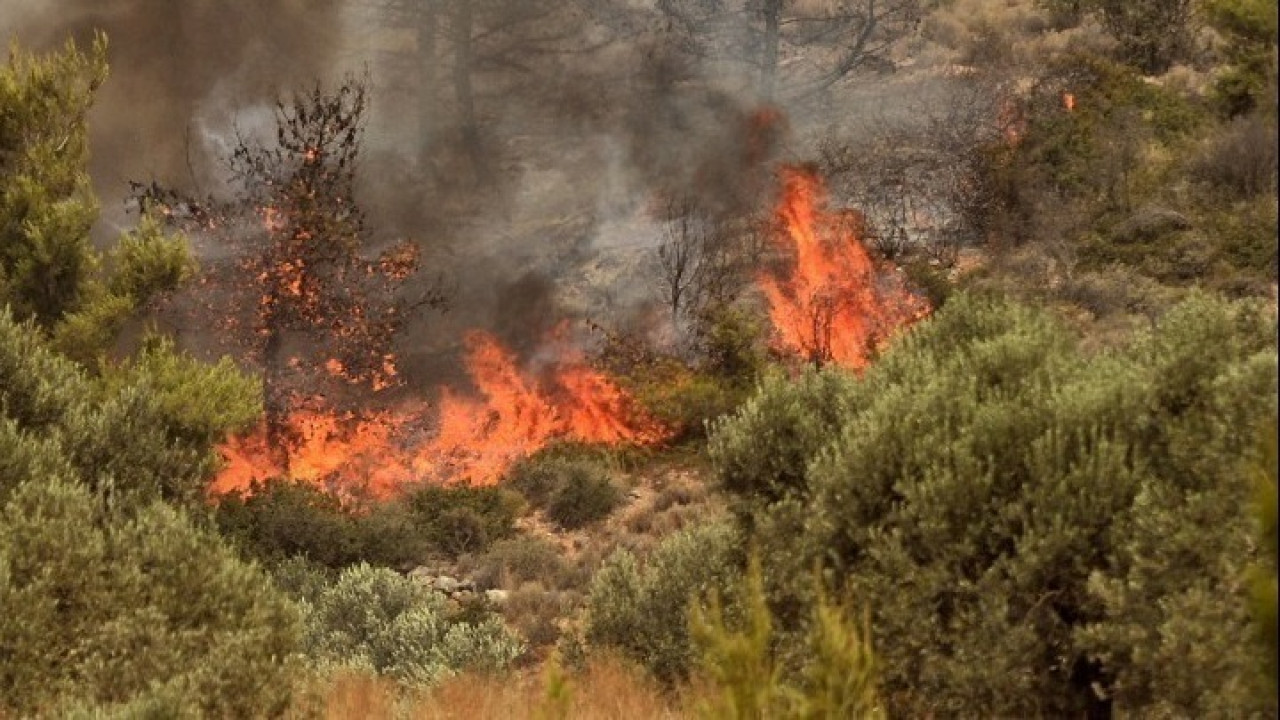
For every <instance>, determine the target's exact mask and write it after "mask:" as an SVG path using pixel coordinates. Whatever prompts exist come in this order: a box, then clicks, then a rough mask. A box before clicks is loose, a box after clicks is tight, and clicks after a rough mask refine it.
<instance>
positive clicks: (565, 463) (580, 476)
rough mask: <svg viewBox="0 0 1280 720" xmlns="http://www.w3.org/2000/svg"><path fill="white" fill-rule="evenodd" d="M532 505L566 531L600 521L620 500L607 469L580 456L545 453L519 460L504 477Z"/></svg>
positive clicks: (620, 497)
mask: <svg viewBox="0 0 1280 720" xmlns="http://www.w3.org/2000/svg"><path fill="white" fill-rule="evenodd" d="M507 481H508V482H509V483H510V485H511V487H512V488H514V489H515V490H517V491H519V492H520V493H521V494H522V495H524V496H525V498H527V499H528V500H529V503H530V504H531V505H533V506H534V507H537V508H541V509H542V510H543V511H545V512H546V514H547V517H548V518H549V519H551V520H552V521H554V522H556V523H557V524H559V525H560V526H561V527H563V528H565V529H567V530H574V529H577V528H580V527H583V526H585V525H589V524H591V523H593V522H596V521H598V520H601V519H603V518H605V517H607V516H608V515H609V513H611V512H613V510H614V508H616V507H617V506H618V504H619V503H621V502H622V498H623V495H622V491H621V490H620V489H619V488H618V487H617V486H615V485H614V484H613V483H612V482H611V481H610V480H609V476H608V472H607V470H606V469H605V468H604V467H603V466H602V465H601V464H600V463H599V462H596V461H593V460H590V459H588V458H586V457H582V456H573V455H568V456H565V455H561V454H557V453H554V452H553V453H544V454H539V455H535V456H533V457H531V458H527V459H526V460H524V461H522V462H521V463H519V464H518V465H516V467H515V468H513V469H512V471H511V473H510V475H509V476H508V478H507Z"/></svg>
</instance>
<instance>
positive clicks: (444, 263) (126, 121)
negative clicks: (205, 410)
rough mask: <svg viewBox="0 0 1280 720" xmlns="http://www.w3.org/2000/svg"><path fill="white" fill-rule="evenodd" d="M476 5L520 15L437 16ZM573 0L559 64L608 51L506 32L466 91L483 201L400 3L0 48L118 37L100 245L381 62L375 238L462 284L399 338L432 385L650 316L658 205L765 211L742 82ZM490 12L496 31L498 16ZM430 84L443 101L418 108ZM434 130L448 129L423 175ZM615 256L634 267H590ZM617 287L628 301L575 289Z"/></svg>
mask: <svg viewBox="0 0 1280 720" xmlns="http://www.w3.org/2000/svg"><path fill="white" fill-rule="evenodd" d="M465 1H471V2H475V3H476V7H477V8H481V7H483V8H488V9H489V10H488V11H487V12H493V13H498V12H499V10H501V9H502V8H507V9H508V10H511V9H515V10H519V9H520V8H523V7H524V3H525V2H526V0H483V2H482V0H449V2H443V1H442V2H440V3H439V5H438V7H442V8H453V7H455V5H454V3H455V2H465ZM544 4H556V3H548V2H545V0H544ZM559 4H560V5H563V6H564V7H566V8H567V7H571V6H573V5H574V4H575V3H574V2H570V1H569V0H565V2H560V3H559ZM576 4H577V5H578V6H581V7H584V8H589V10H590V12H589V13H587V14H586V15H583V14H576V15H572V16H566V18H569V19H572V20H573V21H574V22H584V23H591V24H593V25H592V26H591V27H587V26H586V25H585V24H584V25H583V26H582V27H583V29H582V33H581V34H582V37H581V38H576V39H568V40H565V41H564V43H563V46H564V47H577V46H595V45H597V43H596V41H595V38H597V37H606V36H609V37H614V38H615V41H614V42H611V43H600V45H601V48H602V49H600V50H591V51H581V52H578V51H574V52H552V51H551V50H553V49H554V48H548V47H544V46H542V45H539V44H538V43H536V42H532V41H528V40H524V39H521V37H519V36H516V35H513V36H511V37H503V36H501V35H500V36H499V37H498V40H497V41H491V42H490V44H489V45H486V46H482V47H481V48H480V49H481V50H484V51H485V52H488V53H489V54H488V55H486V56H485V57H487V58H488V61H486V62H477V64H476V67H475V68H474V69H475V74H474V77H473V78H472V79H473V81H474V90H475V103H476V106H477V111H478V115H479V118H480V121H481V128H480V132H481V139H482V140H483V144H484V148H485V152H486V153H487V154H488V155H487V157H488V159H489V160H490V161H491V162H492V163H493V168H492V174H491V177H490V178H489V181H490V182H489V184H488V185H487V186H486V187H477V184H476V183H475V182H474V181H473V176H474V173H473V172H472V169H471V168H470V166H469V163H470V161H471V158H470V156H469V155H468V153H467V152H465V151H464V150H463V149H462V143H461V142H460V138H461V136H462V135H461V133H460V132H459V130H458V125H457V122H458V116H459V111H458V106H457V103H456V97H455V89H454V87H453V86H452V84H451V77H452V75H451V62H452V57H453V56H452V46H451V40H450V35H449V26H448V24H447V22H448V17H449V16H448V14H447V13H446V14H445V15H443V16H442V20H441V22H442V23H443V24H442V25H441V28H440V36H439V41H438V43H437V44H436V49H435V57H434V58H433V62H430V63H426V64H425V65H424V63H423V62H422V60H421V58H415V57H414V56H413V48H414V42H413V41H412V34H411V33H408V35H407V36H406V33H407V32H408V30H407V28H406V27H405V26H404V23H401V24H400V25H399V26H393V27H390V28H388V27H387V23H386V17H385V16H384V15H380V14H379V12H378V8H381V7H385V6H387V5H394V3H393V2H390V0H377V1H375V0H0V38H3V39H4V40H6V41H9V40H12V39H15V38H16V39H17V40H18V41H19V42H20V43H21V44H22V45H23V46H24V47H27V48H34V49H38V50H49V49H53V48H56V47H58V46H60V45H62V44H63V43H64V42H65V41H66V39H67V38H68V37H72V38H75V39H76V40H77V41H78V42H80V43H82V44H87V43H88V42H89V40H90V39H91V37H92V34H93V32H94V31H95V30H102V31H104V32H106V33H107V35H108V36H109V39H110V58H109V59H110V63H111V70H112V72H111V77H110V79H109V80H108V82H107V83H106V85H104V87H103V88H102V90H101V91H100V95H99V97H98V101H97V106H96V108H95V110H94V112H93V115H92V116H91V135H92V136H91V141H92V146H91V147H92V149H93V161H92V166H91V172H92V175H93V178H94V181H95V184H96V187H97V190H98V192H99V194H100V196H101V197H102V199H103V210H104V218H105V219H104V222H103V223H101V226H100V228H99V239H101V240H107V239H109V238H111V237H113V236H114V235H115V232H116V231H117V230H118V229H119V228H120V227H123V226H127V225H128V224H129V223H130V222H131V219H130V218H128V217H126V216H125V213H124V204H123V202H121V201H122V199H123V196H124V195H125V193H126V192H127V183H128V181H131V180H138V181H149V180H151V179H155V180H157V181H159V182H160V183H161V184H163V185H168V186H177V187H179V188H180V189H183V190H186V191H194V192H196V193H197V194H203V193H206V192H216V191H217V190H218V189H219V187H218V180H219V177H220V170H221V164H222V161H223V158H224V157H225V155H226V151H227V150H228V146H229V145H230V143H232V142H233V138H232V137H231V129H232V127H233V124H234V125H239V126H240V127H242V128H245V129H246V130H247V131H250V132H254V131H262V130H264V129H269V127H270V123H271V109H272V106H273V104H274V102H275V100H276V99H278V98H279V97H281V96H287V95H288V94H290V93H291V92H293V91H296V90H300V89H306V88H309V87H311V86H312V85H313V84H314V83H316V82H317V81H319V82H321V83H322V84H324V85H326V86H328V87H333V86H335V85H336V84H337V83H338V82H340V81H341V80H342V79H343V76H344V75H346V74H348V73H350V72H352V71H354V72H356V73H360V72H361V71H362V70H364V69H365V67H366V63H367V68H368V70H369V71H370V73H371V76H372V82H373V85H374V87H373V96H372V103H371V108H370V117H369V133H368V135H367V136H366V142H365V152H364V154H363V156H362V181H361V184H360V188H359V193H358V199H359V200H360V202H362V204H364V206H365V207H366V209H367V210H368V211H369V215H370V219H371V221H372V222H371V225H372V227H373V229H374V230H375V231H378V232H379V233H380V235H381V237H383V238H385V237H388V236H395V237H411V238H413V239H415V240H417V241H418V242H420V243H421V244H422V245H423V246H424V247H425V248H427V249H428V252H429V261H430V263H431V267H430V268H429V270H431V271H432V273H428V274H431V275H433V274H434V272H437V271H438V272H440V273H442V274H444V275H445V276H447V277H448V278H450V280H451V281H452V283H453V284H454V286H455V295H454V298H455V302H454V305H453V309H452V310H451V311H450V312H449V313H448V314H447V315H446V316H444V317H441V316H438V315H435V314H430V316H429V317H428V316H425V315H424V317H422V318H418V319H416V320H415V322H414V323H412V326H411V329H410V332H409V333H407V335H408V336H409V340H408V341H407V344H408V347H406V348H404V350H405V353H406V355H407V356H410V357H407V358H406V365H408V366H409V367H408V368H407V369H408V370H409V371H410V372H409V373H408V374H410V375H412V376H413V379H414V380H420V381H421V382H422V383H423V384H424V385H428V384H431V383H433V382H435V381H436V380H437V379H438V377H439V376H440V374H441V373H443V372H446V371H447V365H448V363H449V359H451V358H453V357H455V356H456V353H457V350H458V342H459V338H461V337H462V335H463V331H465V329H467V328H471V327H484V328H487V329H491V330H494V331H496V332H497V333H498V334H499V335H500V336H501V337H502V339H503V340H504V341H505V342H507V343H509V344H510V345H512V346H513V347H515V348H516V349H517V351H519V352H521V354H527V353H531V352H534V351H535V349H536V347H537V345H538V343H539V342H540V341H541V339H542V337H543V336H545V335H546V333H547V331H548V329H549V326H550V324H552V323H553V322H554V320H556V319H557V318H560V317H564V316H565V315H569V314H576V315H577V316H579V317H591V318H593V319H605V318H601V317H600V315H599V313H601V312H603V310H601V308H602V307H604V305H605V303H602V302H598V301H597V300H595V299H593V298H595V297H597V296H598V297H608V298H614V299H615V300H616V302H614V303H612V304H609V306H608V307H607V308H606V310H607V311H608V312H610V313H612V314H613V315H615V316H617V317H621V316H622V315H624V314H626V313H628V312H630V311H632V310H634V309H636V307H638V306H639V304H640V303H641V302H642V301H643V297H644V296H645V294H646V293H648V292H649V286H650V284H651V283H650V280H649V279H648V278H646V277H645V276H644V275H643V268H641V267H640V265H639V264H638V261H637V258H640V257H641V256H642V255H643V252H645V251H646V250H647V249H649V248H651V247H652V245H653V243H655V242H656V241H657V239H658V238H659V237H660V236H661V227H660V225H659V220H658V219H656V218H655V217H653V216H651V214H652V211H653V210H654V209H655V208H656V207H657V206H659V205H660V203H658V202H655V200H656V199H657V198H659V197H662V196H666V195H693V196H697V197H698V198H699V199H700V201H701V202H703V203H705V207H706V209H708V210H710V211H712V212H716V213H721V214H730V213H739V212H750V211H752V210H755V209H758V206H759V202H760V199H761V197H760V196H761V189H762V184H764V183H767V180H768V178H769V176H770V170H769V168H770V167H771V163H772V161H774V160H775V159H776V154H777V153H776V151H777V148H778V143H777V140H778V137H777V134H776V132H775V131H776V130H777V128H778V127H780V125H767V124H765V125H762V124H761V123H760V118H759V116H758V115H757V110H758V107H757V106H756V103H755V100H754V99H753V98H752V97H751V96H750V94H744V93H741V92H739V91H740V89H741V87H742V83H741V82H740V80H741V78H732V77H728V76H725V75H724V74H723V73H722V72H720V70H717V69H714V68H709V67H706V66H704V65H703V64H702V63H701V61H700V60H698V59H697V58H692V57H690V56H688V54H686V53H683V52H682V51H681V50H680V49H679V48H678V47H675V46H673V44H672V43H670V42H669V41H668V40H666V39H664V37H663V35H662V32H663V31H662V30H661V27H660V25H661V24H660V23H658V24H655V23H654V22H653V9H652V5H651V4H650V3H647V2H641V1H639V0H637V1H635V2H633V1H631V0H608V1H607V2H606V1H603V0H602V1H601V2H587V1H586V0H581V2H577V3H576ZM504 12H505V11H504ZM483 17H488V18H489V20H488V21H487V22H489V23H490V24H491V25H493V26H495V27H498V26H502V24H503V23H502V22H501V18H502V17H503V16H502V15H501V14H498V15H493V16H483ZM584 17H586V18H588V19H587V20H583V18H584ZM549 27H551V28H552V29H555V30H557V31H559V30H562V29H563V28H566V27H575V26H574V25H572V24H568V20H566V21H565V22H560V21H559V20H556V21H554V22H551V23H550V25H549ZM515 28H516V30H515V31H512V32H517V31H519V32H526V33H527V34H528V35H529V36H530V37H544V36H546V35H547V33H546V32H543V30H544V29H545V28H542V27H541V26H539V27H530V28H525V27H524V26H522V25H518V24H517V25H516V26H515ZM485 36H486V37H490V38H492V37H493V34H492V33H488V32H486V33H485ZM406 37H408V38H409V39H408V40H407V41H406ZM495 42H496V46H495V44H494V43H495ZM495 48H496V49H495ZM424 66H425V67H431V68H433V69H432V70H431V72H430V73H429V74H428V75H424V74H423V72H422V68H423V67H424ZM428 76H429V77H431V78H433V80H432V83H430V84H427V83H424V81H423V78H424V77H428ZM428 85H429V87H430V90H429V93H426V94H429V97H425V98H422V97H416V96H415V93H424V88H427V87H428ZM424 108H425V110H424ZM419 112H426V113H428V114H429V115H433V116H434V117H430V116H424V117H419V116H418V115H417V113H419ZM424 119H425V120H426V122H423V120H424ZM423 127H430V128H432V132H433V133H434V134H433V135H432V136H431V137H430V138H428V139H430V140H431V143H429V153H428V156H427V159H426V160H425V161H424V160H423V159H422V156H421V155H420V154H419V148H420V147H421V146H422V145H423V143H422V140H423V138H424V137H425V135H424V134H423V132H422V128H423ZM609 253H614V255H615V256H616V257H618V258H620V259H618V260H617V261H612V260H611V261H609V262H599V261H598V256H600V255H602V254H609ZM584 268H585V269H584ZM607 283H615V284H616V287H611V288H607V289H602V290H600V291H599V292H597V293H596V294H595V295H592V294H591V293H590V292H581V291H579V288H580V287H583V286H591V285H593V284H594V285H605V284H607ZM567 289H569V290H572V291H573V292H571V293H568V294H576V295H575V298H571V299H570V300H568V301H567V300H566V297H565V296H566V294H567V293H566V290H567ZM593 303H594V304H593ZM570 305H572V306H573V307H569V306H570ZM195 332H196V333H197V334H198V332H199V331H198V330H196V331H195ZM413 358H418V359H419V360H420V362H417V363H415V362H411V360H412V359H413ZM415 370H416V371H415Z"/></svg>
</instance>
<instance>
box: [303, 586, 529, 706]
mask: <svg viewBox="0 0 1280 720" xmlns="http://www.w3.org/2000/svg"><path fill="white" fill-rule="evenodd" d="M304 607H306V626H307V631H306V641H305V648H306V652H307V655H308V657H309V658H310V659H311V660H312V661H313V662H315V663H317V664H318V665H320V666H356V667H362V668H365V669H369V670H373V671H376V672H379V673H383V674H386V675H390V676H393V677H396V678H399V679H401V680H404V681H407V682H411V683H418V684H430V683H433V682H435V681H437V680H439V679H441V678H443V677H447V676H448V675H451V674H453V673H456V672H460V671H463V670H477V671H482V672H496V671H499V670H503V669H505V668H506V667H508V666H509V665H510V664H511V663H512V662H513V661H514V660H515V659H516V658H518V657H519V656H520V655H521V654H522V653H523V652H524V645H523V643H521V641H520V640H519V638H517V637H516V636H515V635H513V634H512V633H511V632H510V631H509V630H508V629H507V628H506V626H505V625H504V624H503V623H502V621H501V620H500V619H498V618H497V617H496V616H490V617H489V618H487V619H484V620H482V621H480V622H476V623H471V622H460V621H456V620H454V619H453V618H451V617H450V613H449V612H448V610H447V607H446V601H445V600H444V598H443V597H442V596H441V595H439V594H438V593H435V592H434V591H432V590H431V589H430V588H428V587H426V586H425V585H423V584H422V583H419V582H417V581H415V580H412V579H410V578H406V577H404V576H401V575H398V574H396V573H395V572H393V571H391V570H388V569H386V568H375V567H372V566H370V565H368V564H364V563H361V564H359V565H354V566H352V567H349V568H347V569H346V570H344V571H343V572H342V574H341V575H340V576H339V577H338V579H337V581H336V582H335V583H334V584H333V585H330V586H327V587H325V588H324V589H323V590H321V591H320V592H319V593H318V594H317V596H316V597H315V598H314V600H312V601H311V602H309V603H305V604H304Z"/></svg>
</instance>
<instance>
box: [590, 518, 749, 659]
mask: <svg viewBox="0 0 1280 720" xmlns="http://www.w3.org/2000/svg"><path fill="white" fill-rule="evenodd" d="M735 537H736V536H735V533H734V531H733V529H732V528H731V527H730V526H728V525H725V524H723V523H711V524H704V525H700V526H696V527H694V528H690V529H688V530H684V531H681V532H679V533H677V534H675V535H672V536H671V537H668V538H667V539H665V540H663V541H662V543H661V544H660V545H659V546H658V547H657V548H656V549H654V551H653V552H652V554H650V555H649V557H648V558H647V559H646V560H645V561H644V562H643V563H641V561H640V560H638V559H637V558H636V556H635V555H634V554H633V553H631V552H630V551H628V550H619V551H617V552H615V553H614V554H613V555H612V556H610V557H609V558H608V559H607V560H606V561H605V562H604V564H603V565H602V566H601V567H600V569H599V570H598V571H597V572H596V575H595V577H594V578H593V579H592V581H591V588H590V591H589V594H588V599H587V615H586V630H585V639H586V641H587V642H588V643H589V644H590V645H591V646H593V647H596V648H610V649H614V650H617V651H619V652H620V653H622V654H623V655H624V656H626V657H628V658H629V659H631V660H632V661H634V662H636V663H638V664H640V665H641V666H643V667H645V668H646V669H648V670H649V672H651V673H653V674H654V676H656V677H657V678H659V679H660V680H662V681H664V682H673V681H675V680H678V679H681V678H684V677H686V676H687V675H688V673H689V671H690V669H691V668H692V666H693V661H694V657H695V653H694V648H693V644H692V641H691V639H690V636H689V628H688V626H687V625H686V623H685V622H684V621H683V619H684V617H685V614H686V611H687V610H688V606H689V601H690V598H698V599H705V598H707V597H708V596H709V594H710V593H711V592H713V591H715V592H718V593H719V594H720V597H722V598H727V597H729V590H730V588H731V587H732V585H731V583H732V579H733V578H734V576H735V575H736V574H737V567H736V565H735V564H734V562H733V560H732V557H733V554H734V553H735V552H736V547H735Z"/></svg>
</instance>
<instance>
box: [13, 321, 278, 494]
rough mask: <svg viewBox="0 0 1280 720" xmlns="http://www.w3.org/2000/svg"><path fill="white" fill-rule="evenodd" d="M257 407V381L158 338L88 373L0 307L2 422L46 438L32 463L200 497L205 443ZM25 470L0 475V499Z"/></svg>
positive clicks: (207, 457) (128, 486)
mask: <svg viewBox="0 0 1280 720" xmlns="http://www.w3.org/2000/svg"><path fill="white" fill-rule="evenodd" d="M261 407H262V402H261V390H260V386H259V384H258V383H257V382H256V381H254V380H252V379H250V378H248V377H245V376H244V375H242V374H241V373H240V372H239V371H238V370H236V368H235V367H234V366H233V365H232V364H231V363H230V362H223V363H220V364H218V365H203V364H200V363H197V362H195V361H194V360H192V359H190V358H189V357H186V356H184V355H182V354H180V353H178V352H176V351H175V350H174V348H173V347H172V345H171V344H168V343H166V342H161V341H156V342H153V343H150V344H149V345H148V346H147V347H145V348H144V349H143V350H142V351H141V352H140V353H139V355H138V356H137V357H135V358H134V359H132V360H130V361H128V362H126V363H124V364H121V365H118V366H116V367H113V368H108V369H106V370H105V371H104V375H103V376H102V377H93V376H90V375H89V374H88V373H86V372H85V371H84V370H83V369H82V368H80V367H79V366H77V365H76V364H75V363H72V362H70V361H68V360H67V359H65V358H64V357H62V356H60V355H58V354H57V353H55V352H53V351H52V350H51V349H50V348H49V347H48V345H47V343H46V342H45V341H44V339H43V338H42V337H41V333H40V332H39V330H38V329H37V328H36V327H34V326H32V325H29V324H28V325H23V324H19V323H17V322H15V321H14V320H13V319H12V318H11V317H10V316H9V314H8V312H7V311H6V310H4V309H3V308H0V424H3V423H5V422H8V423H10V427H11V432H13V433H15V435H21V436H23V437H24V439H25V441H28V442H32V443H37V444H40V445H44V446H48V451H47V452H46V453H44V454H43V455H42V457H43V458H44V460H41V461H40V462H42V463H44V464H45V465H50V464H53V465H59V466H62V467H64V469H65V471H66V473H65V474H63V475H62V476H63V477H71V478H74V480H76V481H78V482H81V483H84V484H85V485H87V486H88V487H90V488H93V489H95V490H98V491H100V492H103V493H110V494H113V495H115V496H122V495H123V496H128V497H130V498H140V499H143V500H146V499H151V498H155V497H161V498H164V499H166V500H172V501H181V502H185V503H197V502H199V500H200V499H201V498H202V497H203V491H204V486H205V483H206V482H207V481H208V479H209V477H210V474H211V472H212V470H213V468H214V465H215V463H216V462H217V456H216V454H215V453H214V450H213V444H214V443H215V442H218V441H220V440H221V439H222V437H224V436H225V434H226V433H227V432H228V431H229V430H232V429H236V428H241V427H244V426H245V425H247V424H249V423H251V422H252V421H253V420H254V419H255V418H256V417H258V415H259V414H260V412H261ZM3 434H4V431H3V430H0V437H3ZM2 442H4V440H2V439H0V443H2ZM19 457H21V456H20V455H14V456H11V459H0V468H3V467H4V466H5V465H6V464H7V463H10V462H13V463H16V462H19V460H18V459H17V458H19ZM22 462H24V463H26V462H29V461H22ZM30 462H34V460H33V461H30ZM24 477H35V475H31V474H20V473H17V472H15V473H13V474H6V475H4V476H0V500H3V499H4V498H5V496H6V495H7V493H8V492H9V491H10V490H11V489H12V488H13V487H14V486H15V485H16V484H17V482H18V480H20V479H22V478H24Z"/></svg>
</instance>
